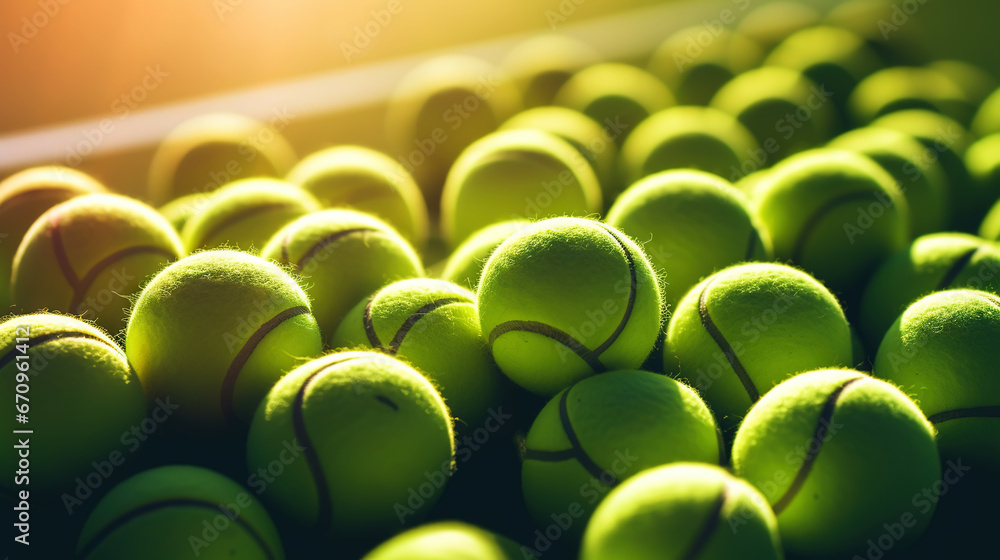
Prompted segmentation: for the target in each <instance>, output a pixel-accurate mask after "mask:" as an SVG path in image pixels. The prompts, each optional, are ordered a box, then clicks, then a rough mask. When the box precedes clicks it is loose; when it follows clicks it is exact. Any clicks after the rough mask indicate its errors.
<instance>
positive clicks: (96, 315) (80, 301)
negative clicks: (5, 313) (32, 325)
mask: <svg viewBox="0 0 1000 560" xmlns="http://www.w3.org/2000/svg"><path fill="white" fill-rule="evenodd" d="M184 254H185V252H184V247H183V246H182V245H181V240H180V239H179V238H178V237H177V233H176V232H175V231H174V229H173V228H172V227H170V224H169V223H167V221H166V220H165V219H164V218H163V217H162V216H161V215H159V214H158V213H157V212H156V211H155V210H153V209H152V208H150V207H149V206H146V205H145V204H143V203H141V202H139V201H137V200H133V199H131V198H127V197H124V196H119V195H114V194H91V195H85V196H80V197H77V198H74V199H72V200H68V201H66V202H63V203H61V204H57V205H56V206H53V207H52V208H50V209H49V210H48V211H47V212H45V213H44V214H42V215H41V217H39V218H38V220H36V221H35V223H34V225H32V226H31V229H29V230H28V232H27V233H26V234H25V236H24V239H23V240H22V241H21V246H20V247H19V248H18V251H17V255H16V256H15V258H14V270H13V273H12V276H11V299H12V300H13V302H14V304H15V305H16V306H18V307H20V308H22V309H31V310H35V309H43V308H47V309H52V310H57V311H62V312H66V313H72V314H74V315H79V316H82V317H83V318H86V319H89V320H92V321H94V322H96V323H97V324H98V325H99V326H101V328H103V329H105V330H106V331H108V332H111V333H117V332H118V331H120V330H122V329H123V328H125V319H126V316H127V309H128V307H129V306H130V305H131V303H130V301H129V298H131V297H132V295H133V294H135V293H137V292H138V291H139V287H140V286H141V285H142V284H143V283H145V281H146V279H147V278H149V277H150V276H152V275H153V274H155V273H157V272H159V270H160V269H161V268H163V267H164V266H165V265H166V264H168V263H170V262H172V261H175V260H177V259H179V258H181V257H182V256H184Z"/></svg>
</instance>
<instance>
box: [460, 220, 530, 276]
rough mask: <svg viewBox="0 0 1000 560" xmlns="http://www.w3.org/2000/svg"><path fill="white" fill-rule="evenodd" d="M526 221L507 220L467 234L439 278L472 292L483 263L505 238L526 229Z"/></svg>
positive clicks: (480, 273) (480, 274)
mask: <svg viewBox="0 0 1000 560" xmlns="http://www.w3.org/2000/svg"><path fill="white" fill-rule="evenodd" d="M530 224H531V222H529V221H528V220H508V221H506V222H497V223H495V224H492V225H489V226H486V227H484V228H483V229H481V230H479V231H477V232H476V233H473V234H472V235H470V236H469V237H468V238H467V239H466V240H465V241H463V242H462V244H461V245H459V246H458V247H457V248H456V249H455V251H454V252H452V254H451V256H449V257H448V260H447V262H446V263H445V266H444V269H443V270H442V271H441V278H442V279H444V280H447V281H449V282H454V283H455V284H458V285H459V286H462V287H466V288H468V289H470V290H475V289H476V287H477V286H478V285H479V278H480V276H482V274H483V267H484V266H486V260H487V259H489V258H490V255H492V254H493V251H495V250H496V248H497V247H499V246H500V244H501V243H503V242H504V240H506V239H507V238H508V237H510V236H511V235H514V234H515V233H517V232H519V231H521V230H522V229H524V228H526V227H528V225H530Z"/></svg>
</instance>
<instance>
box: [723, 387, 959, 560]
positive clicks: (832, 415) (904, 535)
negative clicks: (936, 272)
mask: <svg viewBox="0 0 1000 560" xmlns="http://www.w3.org/2000/svg"><path fill="white" fill-rule="evenodd" d="M732 457H733V460H732V463H733V472H734V473H735V474H736V476H739V477H741V478H745V479H746V480H748V481H749V482H750V483H751V484H753V485H754V486H756V487H757V488H758V489H759V490H761V492H762V493H763V494H764V495H765V496H766V497H767V499H768V501H769V502H770V504H771V506H772V508H773V509H774V512H775V514H777V518H778V529H779V531H780V532H781V541H782V543H783V544H784V547H785V551H786V552H788V553H789V554H795V555H799V556H808V557H816V556H824V557H826V556H829V557H836V558H848V557H853V555H867V553H866V552H865V551H866V548H867V547H869V546H870V545H869V543H870V542H872V541H877V542H882V540H884V539H882V540H879V538H880V537H882V536H883V535H884V534H885V533H886V531H887V530H890V531H898V533H895V532H894V533H893V535H892V536H893V537H894V539H895V540H894V546H898V547H899V548H900V549H902V548H904V547H905V546H907V545H908V544H910V543H912V542H913V541H915V540H916V539H917V537H919V536H920V534H921V533H922V532H923V530H924V529H925V528H926V526H927V523H928V522H929V521H930V517H931V515H930V513H931V512H932V511H933V509H934V504H932V503H927V504H925V505H922V506H921V507H919V508H918V507H917V504H916V502H915V500H917V498H918V497H919V496H920V493H921V492H922V491H925V489H928V488H931V486H932V485H933V484H935V483H936V482H938V481H940V479H941V465H940V463H939V461H938V450H937V445H936V444H935V443H934V428H933V426H931V424H930V422H928V421H927V418H925V417H924V415H923V413H921V412H920V409H919V408H917V405H915V404H914V403H913V401H911V400H910V399H909V398H908V397H907V396H906V395H905V394H903V393H902V392H901V391H900V390H899V389H897V388H896V387H894V386H893V385H890V384H889V383H886V382H885V381H880V380H878V379H875V378H872V377H869V376H867V375H865V374H863V373H861V372H858V371H852V370H835V369H833V370H831V369H825V370H817V371H812V372H807V373H802V374H799V375H796V376H795V377H792V378H791V379H789V380H787V381H785V382H784V383H782V384H781V385H778V386H777V387H775V388H774V389H772V390H771V391H770V392H769V393H768V394H767V395H765V396H764V398H762V399H761V400H760V402H758V403H757V404H756V405H755V406H754V407H753V409H752V410H750V413H749V414H748V415H747V417H746V420H744V421H743V424H742V425H741V426H740V429H739V431H738V432H737V433H736V439H735V441H734V442H733V456H732ZM904 523H905V527H904V526H900V525H901V524H904ZM889 526H891V527H897V526H898V527H899V528H898V529H893V528H889Z"/></svg>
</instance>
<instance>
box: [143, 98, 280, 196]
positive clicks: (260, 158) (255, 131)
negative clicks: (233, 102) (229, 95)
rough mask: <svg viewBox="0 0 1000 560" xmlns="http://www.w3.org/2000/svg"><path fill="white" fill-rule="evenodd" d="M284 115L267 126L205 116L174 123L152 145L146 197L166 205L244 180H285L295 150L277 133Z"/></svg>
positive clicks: (228, 116)
mask: <svg viewBox="0 0 1000 560" xmlns="http://www.w3.org/2000/svg"><path fill="white" fill-rule="evenodd" d="M287 124H288V116H287V115H282V114H275V115H274V116H273V117H271V118H270V119H269V120H268V121H267V122H266V123H265V122H261V121H258V120H256V119H252V118H250V117H246V116H244V115H237V114H232V113H210V114H206V115H201V116H198V117H195V118H192V119H189V120H187V121H184V122H182V123H181V124H179V125H177V127H176V128H174V129H173V130H172V131H170V133H169V134H167V136H166V137H165V138H164V139H163V141H162V142H160V145H159V146H157V148H156V152H154V154H153V161H152V162H151V163H150V164H149V194H150V196H151V197H152V198H153V201H154V202H155V203H156V204H158V205H161V204H165V203H167V202H169V201H171V200H173V199H175V198H178V197H181V196H183V195H186V194H191V193H196V192H211V191H214V190H215V189H217V188H219V187H221V186H222V185H224V184H226V183H230V182H233V181H236V180H238V179H246V178H249V177H258V176H265V177H284V176H285V174H287V173H288V170H289V169H291V168H292V165H294V164H295V151H294V150H293V149H292V146H291V144H289V143H288V141H287V140H285V138H284V136H282V135H281V132H280V130H281V129H282V128H284V127H285V125H287Z"/></svg>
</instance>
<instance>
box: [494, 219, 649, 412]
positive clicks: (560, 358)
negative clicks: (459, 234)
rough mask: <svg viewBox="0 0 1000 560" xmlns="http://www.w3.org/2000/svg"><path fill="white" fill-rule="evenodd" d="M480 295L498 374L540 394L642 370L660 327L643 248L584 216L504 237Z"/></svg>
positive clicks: (541, 224) (540, 224)
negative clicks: (591, 378)
mask: <svg viewBox="0 0 1000 560" xmlns="http://www.w3.org/2000/svg"><path fill="white" fill-rule="evenodd" d="M476 300H477V302H478V306H479V325H480V327H481V328H482V332H483V336H484V337H486V340H487V343H488V345H489V348H490V350H491V352H492V353H493V358H494V359H495V360H496V362H497V365H499V366H500V370H501V371H503V372H504V374H506V375H507V377H509V378H510V379H511V380H513V381H514V382H515V383H517V384H518V385H520V386H521V387H524V388H525V389H528V390H529V391H532V392H535V393H538V394H541V395H553V394H555V393H557V392H559V391H560V390H561V389H563V388H565V387H568V386H569V385H571V384H573V383H574V382H576V381H579V380H580V379H582V378H584V377H587V376H589V375H592V374H594V373H600V372H602V371H607V370H615V369H632V368H636V367H638V366H639V365H640V364H642V363H643V361H645V359H646V357H647V356H648V355H649V353H650V351H651V350H652V349H653V344H654V343H655V342H656V338H657V335H658V333H659V332H660V330H661V329H660V322H661V317H662V311H661V310H662V301H661V291H660V286H659V282H658V279H657V277H656V273H655V272H654V271H653V267H652V265H650V263H649V260H648V259H647V258H646V255H645V254H643V252H642V249H640V248H639V246H638V245H636V244H635V242H633V241H632V240H631V239H629V238H628V237H627V236H625V234H623V233H621V232H620V231H618V230H617V229H615V228H613V227H611V226H608V225H605V224H603V223H601V222H598V221H595V220H588V219H583V218H551V219H548V220H542V221H540V222H535V223H534V224H532V225H531V226H529V227H526V228H524V229H523V230H521V231H519V232H517V233H516V234H514V235H512V236H511V237H510V238H509V239H507V241H504V242H503V243H502V244H501V245H500V246H499V247H497V249H496V251H494V252H493V254H492V255H490V258H489V260H488V261H486V266H485V268H484V269H483V274H482V278H481V279H480V281H479V286H478V291H477V293H476Z"/></svg>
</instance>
